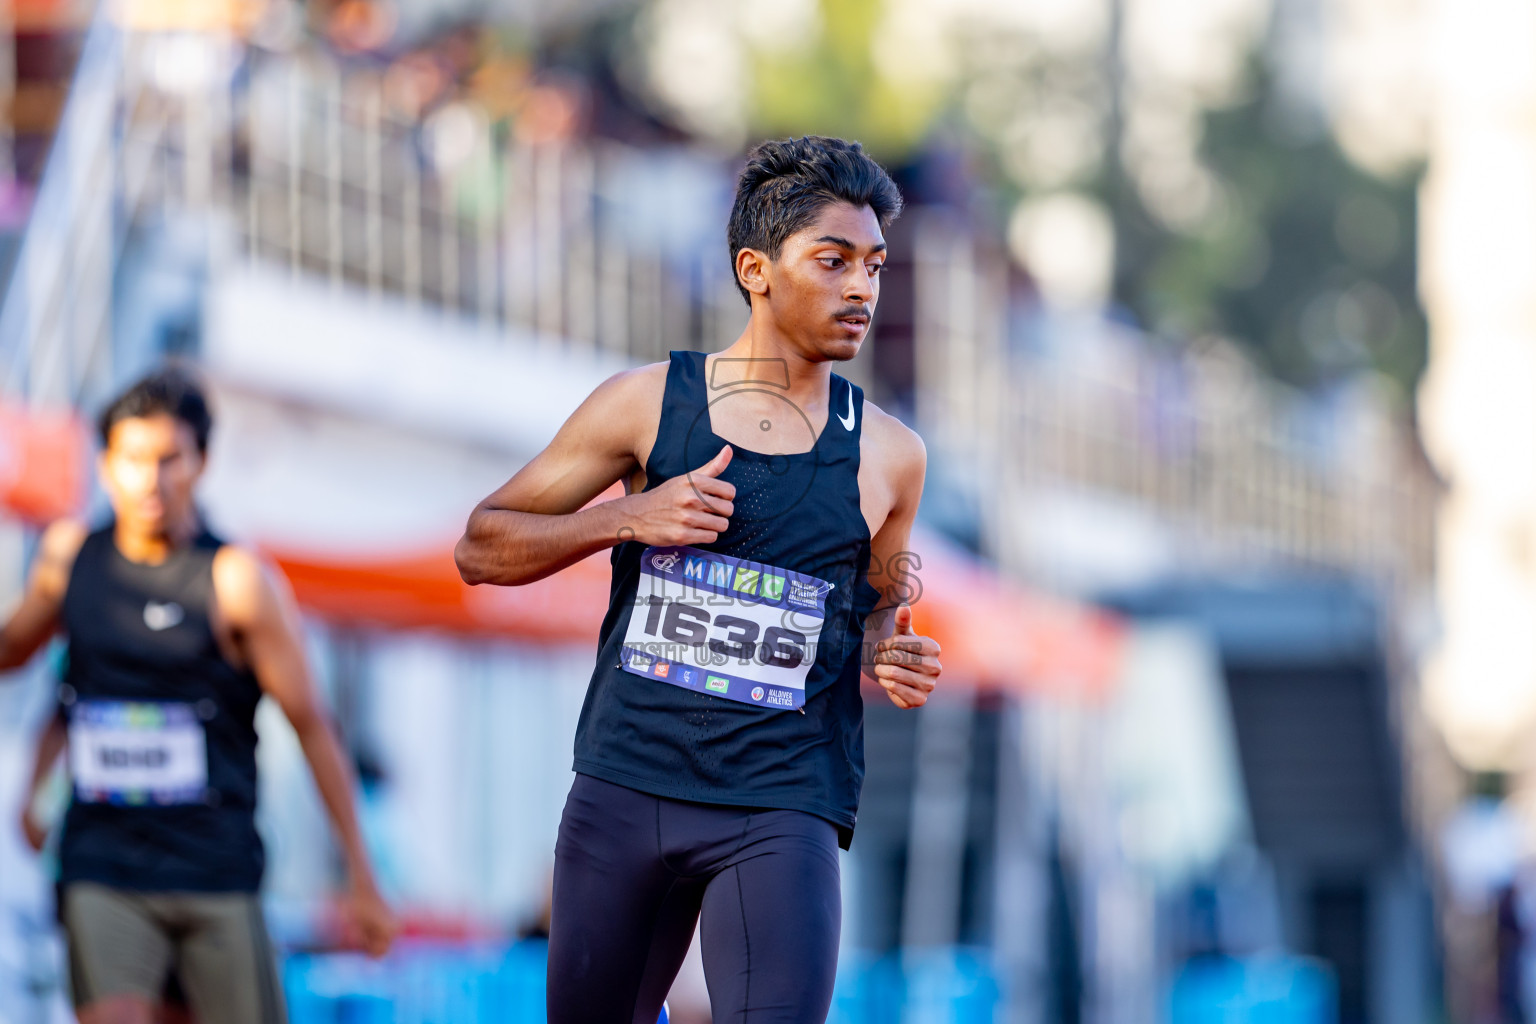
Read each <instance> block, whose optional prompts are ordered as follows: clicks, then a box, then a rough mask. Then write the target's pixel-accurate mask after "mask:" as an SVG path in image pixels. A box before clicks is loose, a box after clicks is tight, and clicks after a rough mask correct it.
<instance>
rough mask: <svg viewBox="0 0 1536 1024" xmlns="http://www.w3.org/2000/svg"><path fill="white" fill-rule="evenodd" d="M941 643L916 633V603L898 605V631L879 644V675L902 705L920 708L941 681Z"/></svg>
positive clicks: (886, 690) (876, 656) (877, 645)
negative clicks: (914, 608)
mask: <svg viewBox="0 0 1536 1024" xmlns="http://www.w3.org/2000/svg"><path fill="white" fill-rule="evenodd" d="M942 671H943V666H941V665H940V664H939V643H938V641H937V640H935V639H933V638H932V637H929V636H918V635H917V634H916V633H914V632H912V606H911V605H909V604H907V603H906V602H905V601H903V602H902V603H901V604H899V605H897V607H896V632H895V633H894V634H893V635H891V636H888V637H886V638H885V639H884V640H881V641H880V642H879V643H877V644H875V678H876V679H877V680H878V681H879V683H880V685H881V686H883V687H885V692H886V694H887V695H889V696H890V698H891V703H892V704H895V705H896V706H897V707H899V708H920V707H922V706H923V705H924V704H926V703H928V695H929V694H930V693H932V692H933V687H934V685H935V684H936V683H938V681H939V673H940V672H942Z"/></svg>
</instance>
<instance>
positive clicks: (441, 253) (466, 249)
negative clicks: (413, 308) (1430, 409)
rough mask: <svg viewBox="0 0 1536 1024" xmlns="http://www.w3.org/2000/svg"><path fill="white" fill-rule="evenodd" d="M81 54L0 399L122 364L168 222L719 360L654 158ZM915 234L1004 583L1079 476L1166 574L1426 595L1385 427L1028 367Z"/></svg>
mask: <svg viewBox="0 0 1536 1024" xmlns="http://www.w3.org/2000/svg"><path fill="white" fill-rule="evenodd" d="M86 56H87V59H84V60H82V62H81V72H80V76H79V78H78V80H77V82H76V85H75V90H74V92H73V93H72V95H71V98H70V103H69V107H68V109H67V111H66V114H65V116H64V120H63V125H62V127H61V132H60V143H59V152H58V153H56V155H55V158H54V160H53V161H52V163H51V164H50V167H49V173H48V176H47V177H46V178H45V180H44V183H43V190H42V194H41V195H40V198H39V202H38V206H37V212H36V214H35V215H34V217H33V222H32V224H31V225H30V226H29V229H28V232H27V236H26V242H25V243H24V247H23V252H22V255H21V258H20V262H19V264H18V272H17V278H16V282H15V283H14V284H13V286H12V287H11V289H10V291H9V292H8V294H7V295H6V296H5V302H4V306H3V309H0V366H8V367H9V368H10V373H9V374H8V376H7V378H6V380H7V381H8V385H9V387H10V389H11V390H12V391H15V390H18V388H20V389H21V390H24V391H26V392H27V393H28V394H30V395H32V396H33V397H34V398H37V399H44V398H47V399H51V400H65V401H78V400H79V398H80V397H81V395H82V393H83V391H84V390H85V384H84V382H85V380H86V379H87V377H88V376H89V374H91V373H93V372H94V373H97V374H100V373H102V372H103V370H102V366H103V361H104V359H106V358H108V356H109V353H110V350H111V345H110V344H109V342H108V340H107V339H106V338H105V335H106V334H107V332H108V330H109V324H110V316H109V314H108V309H109V305H108V304H109V303H110V297H111V281H112V271H113V270H114V269H115V263H114V262H113V261H114V260H116V259H117V257H118V255H119V254H120V252H121V238H122V235H123V232H124V230H125V229H126V227H127V226H129V225H131V224H133V223H136V222H139V221H143V220H145V219H151V218H154V217H163V216H168V215H184V214H191V215H193V216H194V217H202V218H204V219H206V220H209V221H210V222H216V223H219V224H222V225H224V228H225V230H223V231H222V232H220V231H211V232H210V240H211V244H210V250H209V251H210V260H211V261H212V262H213V263H214V264H215V265H216V266H215V268H214V269H215V271H216V270H217V264H219V263H220V262H221V261H227V260H231V259H233V260H244V261H251V262H256V263H260V264H263V265H267V266H271V265H278V266H284V267H287V268H288V269H289V271H290V272H291V273H293V274H294V275H305V276H306V277H309V278H314V277H320V278H324V279H328V280H329V281H331V282H332V283H333V284H334V285H335V286H336V287H337V288H338V290H341V289H345V290H347V291H348V292H352V293H357V294H362V295H365V296H367V295H386V294H388V295H395V296H399V297H403V298H404V299H406V300H407V301H410V302H414V303H420V304H421V305H423V306H426V307H431V308H434V309H438V310H441V311H443V312H445V313H448V314H451V315H455V316H458V317H467V318H472V319H475V320H478V321H480V322H481V323H483V324H485V325H486V326H487V327H488V328H491V329H492V330H494V331H496V332H501V333H504V334H506V335H515V336H518V337H521V338H523V339H524V340H531V341H532V343H534V344H540V345H547V346H552V347H560V348H563V349H567V350H570V351H572V352H573V353H579V352H581V351H584V350H604V351H607V352H611V353H615V354H618V355H621V356H623V357H625V358H627V359H630V360H633V361H644V360H653V359H657V358H663V357H664V356H665V353H666V351H667V350H668V349H672V348H679V347H703V348H714V347H717V346H718V345H719V344H720V343H721V342H722V341H723V340H724V339H728V338H730V337H732V336H733V335H734V333H735V332H737V331H739V329H740V327H741V325H742V323H744V321H745V308H744V305H743V304H742V303H741V301H740V298H739V296H738V295H737V294H736V293H735V290H734V286H733V282H732V281H731V279H730V276H729V266H728V263H727V261H726V260H725V258H724V256H723V252H722V250H723V247H722V246H719V245H717V244H708V245H703V244H698V240H697V239H686V240H685V241H684V243H682V244H679V243H677V242H675V241H670V242H669V240H668V239H667V238H666V237H665V232H664V231H661V230H658V228H657V225H658V223H662V222H664V221H665V220H667V219H675V217H676V216H677V215H678V214H679V212H686V211H677V210H673V209H668V210H666V211H664V212H665V214H666V216H665V217H656V216H655V212H654V211H647V210H646V209H645V208H644V207H643V206H641V205H640V204H638V202H637V200H636V198H635V196H636V195H637V193H638V192H639V191H643V190H638V189H637V188H636V186H635V184H634V181H635V178H636V174H637V171H639V172H642V173H643V172H645V171H646V170H650V171H651V172H653V173H663V172H658V171H656V164H657V162H658V160H660V159H662V158H661V157H658V156H657V154H654V153H645V152H640V151H636V150H633V149H629V148H627V147H624V146H620V145H617V144H612V143H600V142H575V141H567V142H552V143H542V144H533V143H525V142H520V141H518V140H516V139H515V138H513V137H510V135H508V133H505V132H498V131H497V130H496V129H495V128H494V126H492V125H491V124H489V123H488V122H487V121H485V120H484V119H483V118H477V116H476V115H475V113H474V111H473V108H471V107H468V106H465V107H463V108H462V109H460V110H457V111H456V112H455V114H454V117H457V120H456V121H455V120H453V118H452V117H450V118H449V123H448V124H446V126H445V124H444V123H443V122H442V121H441V120H440V119H441V118H442V116H443V115H441V114H438V115H436V116H435V117H434V118H433V119H430V120H427V121H422V120H416V119H408V118H404V117H402V116H400V115H399V114H397V113H394V112H392V108H391V106H390V103H389V102H388V96H387V91H386V88H385V82H384V78H383V76H382V75H381V74H380V73H379V72H377V71H376V70H353V71H350V72H344V71H343V69H342V67H341V66H340V65H339V64H338V63H336V62H335V61H333V60H331V59H330V58H327V57H325V56H323V55H318V54H314V53H304V52H293V53H276V52H270V51H264V50H260V49H256V48H242V47H239V46H237V45H235V44H234V43H233V42H232V41H228V40H220V39H219V38H217V37H213V36H155V35H125V34H123V33H121V32H120V31H118V30H117V29H116V28H115V26H113V25H112V23H111V22H110V21H107V20H105V19H99V20H98V21H97V23H96V24H95V25H94V26H93V28H92V30H91V36H90V39H89V40H88V42H87V47H86ZM444 132H447V133H448V135H449V136H452V137H453V139H456V140H457V141H456V143H455V146H453V147H446V148H456V150H457V154H456V156H455V157H454V159H451V160H447V159H443V158H442V157H443V154H442V151H443V149H444V148H445V147H444V146H443V145H442V144H441V143H442V136H443V133H444ZM685 159H686V157H685ZM692 159H693V160H694V165H693V166H694V167H695V168H696V169H699V168H702V169H703V170H702V172H701V173H707V174H713V175H714V176H715V178H717V179H719V180H722V181H728V171H727V170H726V169H725V168H723V167H720V166H718V165H716V164H713V163H712V162H711V161H709V160H707V159H706V158H702V157H695V158H692ZM698 201H699V202H701V203H703V202H708V201H709V200H708V198H707V197H700V198H699V200H698ZM61 210H62V211H64V212H63V213H62V214H61V213H60V211H61ZM648 212H649V213H650V215H651V219H650V221H649V222H648V223H641V224H640V225H639V226H638V227H637V226H636V223H635V222H636V220H637V216H638V219H639V220H641V221H645V214H647V213H648ZM720 212H721V214H722V215H723V213H724V211H723V210H722V211H720ZM909 216H911V217H913V218H914V219H916V220H917V222H918V223H917V228H916V237H915V239H914V246H913V250H914V256H915V265H914V277H913V281H914V288H915V292H916V294H915V307H916V308H915V312H916V324H915V328H914V330H915V346H916V358H917V418H918V420H919V426H920V429H921V430H922V432H923V434H924V436H925V438H927V439H928V442H929V444H930V447H936V448H937V450H938V451H940V452H942V453H943V455H944V457H945V458H946V459H948V460H951V461H953V462H954V463H956V464H967V463H968V464H970V465H971V466H972V467H973V468H974V470H975V475H976V476H977V477H978V478H980V479H982V480H984V481H986V482H987V487H988V488H989V489H990V490H991V491H992V494H991V499H992V504H991V507H992V508H993V512H991V513H990V515H989V518H990V524H989V536H990V538H991V544H992V546H993V547H994V549H995V553H996V554H997V555H998V557H999V558H1000V559H1001V560H1002V561H1003V562H1004V564H1006V565H1009V566H1010V567H1012V568H1014V569H1016V570H1017V571H1020V572H1024V573H1029V574H1032V575H1036V576H1039V575H1041V574H1045V575H1048V569H1046V568H1045V567H1042V566H1039V565H1034V564H1031V563H1030V561H1029V559H1028V557H1027V555H1026V554H1025V553H1024V552H1021V551H1020V550H1018V549H1017V541H1016V538H1015V536H1014V534H1015V533H1016V530H1015V529H1014V526H1013V524H1012V523H1011V521H1010V518H1009V513H1008V511H1007V509H1008V508H1009V507H1013V506H1015V505H1016V504H1017V502H1018V500H1019V499H1020V497H1021V496H1022V495H1027V494H1028V493H1031V492H1033V491H1038V490H1040V489H1042V488H1051V487H1067V488H1073V489H1077V490H1080V491H1085V492H1091V493H1096V494H1101V495H1106V496H1110V497H1112V498H1114V499H1120V500H1123V501H1125V502H1128V503H1131V504H1133V505H1134V506H1135V507H1137V508H1138V509H1140V510H1142V511H1144V512H1149V513H1150V514H1152V515H1154V516H1156V517H1158V518H1159V519H1161V520H1163V521H1165V522H1166V523H1168V524H1171V526H1172V527H1173V528H1174V529H1175V531H1176V532H1177V533H1178V535H1179V536H1180V537H1181V538H1183V540H1182V543H1184V544H1185V546H1186V547H1187V548H1188V550H1187V551H1185V552H1181V555H1180V557H1181V558H1183V557H1192V558H1194V559H1195V560H1196V561H1206V562H1214V563H1234V562H1236V563H1251V562H1254V561H1277V560H1278V561H1285V562H1294V563H1301V564H1307V565H1319V566H1330V567H1337V568H1344V569H1349V570H1357V571H1361V572H1365V573H1368V574H1370V575H1372V576H1374V577H1386V578H1390V579H1392V580H1398V581H1405V580H1420V581H1422V580H1423V579H1425V578H1427V576H1428V574H1429V572H1430V570H1431V565H1432V556H1431V548H1432V545H1431V540H1432V537H1431V532H1432V531H1431V523H1432V510H1433V505H1434V500H1435V496H1436V493H1437V492H1436V484H1435V482H1434V480H1433V479H1432V477H1431V475H1430V474H1429V472H1428V470H1427V469H1426V468H1425V466H1424V464H1423V462H1422V460H1419V459H1417V458H1416V457H1415V452H1416V450H1417V449H1416V444H1415V442H1414V440H1413V438H1412V437H1411V435H1410V434H1409V433H1408V431H1407V430H1406V428H1405V427H1404V426H1403V425H1402V424H1400V423H1398V422H1395V421H1394V420H1393V418H1392V417H1391V416H1389V415H1388V414H1386V413H1384V412H1382V411H1380V410H1371V409H1366V410H1364V411H1363V412H1362V413H1361V414H1360V415H1359V416H1357V417H1356V418H1355V420H1354V421H1351V422H1349V423H1346V424H1344V425H1343V426H1342V427H1341V428H1340V431H1339V433H1338V434H1337V435H1336V436H1333V437H1331V438H1324V439H1323V440H1322V441H1321V442H1318V441H1317V440H1315V439H1310V438H1307V437H1305V436H1303V435H1304V433H1305V432H1304V431H1303V430H1302V425H1303V424H1304V423H1305V422H1306V418H1305V417H1298V416H1297V415H1295V413H1294V409H1295V408H1296V407H1297V406H1298V405H1299V403H1300V399H1299V398H1297V397H1295V396H1289V395H1287V393H1286V392H1285V390H1284V389H1283V388H1280V387H1278V386H1276V385H1275V384H1273V383H1271V382H1268V381H1266V380H1265V379H1264V378H1262V377H1261V376H1260V375H1259V374H1258V373H1256V372H1255V371H1253V370H1252V369H1251V368H1249V367H1248V366H1247V365H1246V364H1244V363H1242V362H1241V361H1240V360H1234V359H1232V358H1227V357H1223V356H1221V355H1211V354H1209V353H1207V354H1203V355H1202V354H1184V355H1180V356H1164V357H1160V360H1161V361H1154V360H1153V359H1152V358H1151V357H1139V361H1134V360H1133V361H1132V363H1130V364H1129V368H1126V367H1124V366H1123V367H1121V369H1120V370H1119V371H1117V372H1116V373H1103V372H1099V371H1086V370H1083V369H1081V368H1075V367H1074V366H1073V365H1072V364H1071V362H1070V361H1067V362H1063V361H1061V360H1059V359H1053V358H1051V357H1048V356H1044V355H1041V354H1040V353H1039V352H1036V351H1034V350H1032V349H1031V348H1029V347H1028V346H1026V345H1023V344H1021V340H1020V338H1019V337H1018V335H1019V333H1020V331H1019V328H1018V326H1017V320H1018V317H1017V313H1018V304H1017V302H1016V300H1015V299H1014V298H1013V297H1012V296H1010V294H1009V292H1008V287H1007V275H1008V268H1007V259H1008V257H1007V256H1006V255H1005V254H1004V253H1003V252H1001V251H1000V250H998V249H997V248H996V247H995V246H994V245H993V244H991V243H989V242H988V241H987V240H985V239H983V238H982V237H980V236H979V235H978V233H977V232H975V231H974V230H972V229H971V228H970V227H968V226H967V225H966V224H965V223H964V222H962V221H960V220H959V219H957V218H955V217H953V216H950V215H946V214H943V213H941V212H936V211H924V210H920V209H919V210H914V211H912V212H911V213H910V214H909ZM663 226H664V225H663ZM221 235H222V236H223V237H224V239H225V243H224V244H223V245H219V244H218V242H217V240H218V238H219V237H220V236H221ZM710 237H711V238H713V237H714V235H711V236H710ZM877 329H878V328H877ZM1079 329H1080V328H1079ZM1097 329H1102V330H1108V329H1109V328H1108V327H1106V326H1104V325H1102V324H1101V325H1099V327H1098V328H1097ZM1116 329H1117V330H1121V331H1124V330H1127V329H1126V328H1116ZM1133 347H1136V346H1133ZM1139 347H1140V348H1141V349H1142V350H1144V351H1145V350H1146V349H1147V346H1145V345H1141V346H1139ZM1170 370H1171V371H1172V372H1173V376H1174V377H1175V378H1176V379H1177V380H1178V382H1179V386H1178V387H1176V388H1170V387H1169V386H1167V377H1168V371H1170Z"/></svg>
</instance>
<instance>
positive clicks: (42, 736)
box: [21, 710, 68, 853]
mask: <svg viewBox="0 0 1536 1024" xmlns="http://www.w3.org/2000/svg"><path fill="white" fill-rule="evenodd" d="M67 739H68V732H67V731H66V726H65V719H64V715H63V714H62V713H61V712H60V711H57V710H56V711H55V712H54V713H53V714H52V715H49V716H48V722H47V724H46V725H44V726H43V728H42V731H41V732H39V733H38V734H37V740H36V742H35V744H34V746H33V750H32V773H31V774H30V775H29V776H28V777H27V784H26V786H25V787H24V788H23V789H22V791H21V833H22V835H23V836H25V837H26V840H27V845H28V846H30V847H31V848H32V852H33V853H40V852H42V849H43V846H44V845H45V844H46V843H47V842H48V829H47V828H46V827H45V826H44V825H43V823H42V822H40V821H38V820H37V818H36V816H35V815H33V813H32V811H33V805H34V804H36V803H37V794H38V791H39V790H40V789H42V786H43V780H44V779H46V778H47V777H48V773H49V772H51V771H52V770H53V763H54V762H55V761H57V760H58V759H59V754H61V753H63V751H64V744H65V742H66V740H67Z"/></svg>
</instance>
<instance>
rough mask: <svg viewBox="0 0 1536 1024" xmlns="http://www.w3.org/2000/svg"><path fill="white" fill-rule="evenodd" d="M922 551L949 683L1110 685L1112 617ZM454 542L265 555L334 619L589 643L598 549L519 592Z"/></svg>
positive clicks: (931, 619)
mask: <svg viewBox="0 0 1536 1024" xmlns="http://www.w3.org/2000/svg"><path fill="white" fill-rule="evenodd" d="M917 543H918V545H919V546H926V547H927V550H925V551H922V552H920V555H921V557H922V566H921V567H920V568H915V569H914V570H913V573H912V575H914V576H915V577H916V579H917V580H918V581H919V583H920V584H921V590H920V597H918V599H917V600H916V601H915V602H914V603H913V606H912V611H913V627H914V628H915V629H916V630H917V631H918V632H919V633H924V634H926V635H929V636H932V637H933V638H934V639H935V640H937V641H938V642H939V645H940V646H941V648H942V649H943V650H942V653H941V655H940V657H939V660H940V661H941V662H942V663H943V665H944V671H945V673H946V674H947V675H948V677H949V678H950V679H951V680H954V681H957V682H959V683H962V684H968V685H974V686H980V687H983V688H987V689H997V690H1007V691H1013V692H1018V693H1026V694H1030V693H1033V694H1042V695H1050V696H1052V697H1057V698H1063V699H1071V700H1087V701H1093V700H1098V699H1100V698H1102V697H1104V696H1105V695H1106V694H1108V693H1109V692H1110V690H1111V689H1112V688H1113V685H1114V681H1115V678H1116V675H1117V674H1118V672H1119V667H1120V656H1121V652H1122V650H1123V646H1124V641H1123V637H1124V626H1123V624H1122V623H1121V622H1120V620H1119V619H1117V618H1116V617H1114V616H1112V615H1110V614H1108V613H1106V612H1103V611H1101V610H1099V609H1096V608H1092V607H1089V606H1084V605H1080V604H1076V603H1074V602H1071V601H1067V600H1063V599H1057V598H1053V597H1048V596H1045V595H1041V594H1036V593H1032V592H1029V591H1026V590H1023V589H1021V588H1019V587H1016V586H1014V585H1012V584H1010V583H1009V582H1008V581H1006V580H1004V579H1003V578H1002V577H1001V576H999V575H998V574H997V573H996V572H995V571H993V570H992V569H990V568H989V567H988V566H987V565H986V564H985V563H983V562H979V561H976V560H974V559H971V558H970V557H969V556H968V555H966V554H965V553H964V552H963V551H960V550H959V549H955V548H953V547H952V546H950V545H947V544H942V543H940V542H938V541H937V540H933V541H931V542H930V543H929V544H927V545H922V542H917ZM451 551H452V549H451V545H450V544H448V543H446V542H445V543H444V544H443V546H442V547H440V548H438V549H436V550H435V551H430V552H424V553H422V554H419V555H415V556H410V557H401V558H395V559H379V560H370V561H366V562H352V563H348V562H341V561H333V560H328V559H326V558H324V557H320V556H316V555H300V554H296V553H292V552H272V554H273V556H274V557H275V558H276V560H277V562H278V564H279V565H281V567H282V568H283V571H284V572H286V573H287V575H288V578H289V579H290V580H291V581H292V583H293V587H294V591H295V593H296V594H297V596H298V599H299V601H300V603H301V604H303V605H304V606H305V608H307V609H308V610H310V611H311V612H314V613H315V614H317V615H319V616H321V617H322V618H326V619H330V620H332V621H339V622H347V623H352V624H355V625H374V626H383V627H391V628H422V627H426V628H436V629H442V630H447V631H451V632H455V633H467V634H477V635H481V636H486V637H500V638H505V639H515V640H522V641H528V642H533V643H580V644H590V645H592V646H593V648H594V649H595V648H596V645H597V634H598V628H599V626H600V625H601V623H602V619H603V615H604V613H605V612H606V611H607V608H608V593H609V585H610V580H611V572H612V570H611V568H610V564H611V563H610V555H609V553H608V552H601V553H599V554H595V555H592V556H591V557H589V558H586V559H584V560H583V561H581V562H578V563H576V564H575V565H573V566H570V567H569V568H567V569H564V570H562V571H561V572H558V573H556V574H555V575H553V576H550V577H547V578H546V579H543V580H540V581H539V582H537V583H531V584H528V585H527V586H522V587H494V586H480V587H470V586H467V585H465V584H464V583H463V582H462V581H461V580H460V579H459V574H458V570H457V569H456V568H455V567H454V563H453V556H452V553H451Z"/></svg>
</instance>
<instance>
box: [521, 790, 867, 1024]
mask: <svg viewBox="0 0 1536 1024" xmlns="http://www.w3.org/2000/svg"><path fill="white" fill-rule="evenodd" d="M551 909H552V920H551V922H550V929H549V1021H550V1024H655V1021H656V1016H657V1014H658V1013H659V1012H660V1010H661V1003H662V1000H663V999H665V998H666V995H667V992H668V990H669V989H671V987H672V980H673V978H674V977H676V975H677V970H678V968H679V967H680V966H681V965H682V962H683V957H684V955H685V954H686V953H687V952H688V945H689V943H690V942H691V941H692V939H693V930H694V924H695V922H697V923H698V924H699V942H700V947H701V952H702V953H703V957H704V977H705V981H706V982H707V984H708V986H709V1001H710V1005H711V1007H712V1011H713V1017H714V1020H715V1024H727V1022H729V1024H820V1022H822V1021H825V1020H826V1016H827V1011H828V1009H829V1008H830V1007H831V1005H832V980H833V975H834V973H835V972H836V969H837V944H838V930H839V928H840V927H841V924H842V891H841V888H840V885H839V880H838V864H837V830H836V828H835V827H834V826H833V825H832V824H831V822H828V821H825V820H823V819H821V818H818V817H816V816H814V815H811V814H806V813H804V812H802V811H758V810H751V809H749V808H740V807H716V806H710V805H705V804H693V803H685V802H682V801H678V800H666V799H663V798H661V797H654V796H649V795H647V794H644V793H639V792H636V791H635V790H632V789H627V788H626V787H624V786H616V785H613V784H612V783H608V782H603V781H601V780H599V779H594V778H592V777H590V776H587V775H578V776H576V781H575V783H574V784H573V785H572V786H571V793H570V796H569V798H567V800H566V802H565V814H564V816H563V817H562V818H561V820H560V838H559V841H558V842H557V844H556V846H555V886H554V897H553V902H552V905H551Z"/></svg>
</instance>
